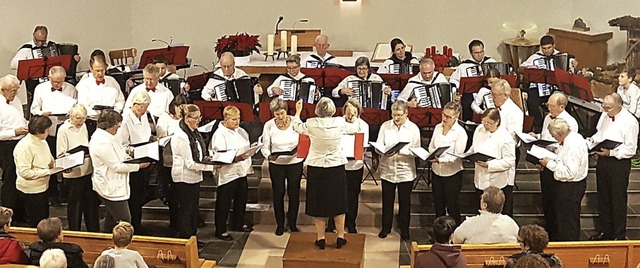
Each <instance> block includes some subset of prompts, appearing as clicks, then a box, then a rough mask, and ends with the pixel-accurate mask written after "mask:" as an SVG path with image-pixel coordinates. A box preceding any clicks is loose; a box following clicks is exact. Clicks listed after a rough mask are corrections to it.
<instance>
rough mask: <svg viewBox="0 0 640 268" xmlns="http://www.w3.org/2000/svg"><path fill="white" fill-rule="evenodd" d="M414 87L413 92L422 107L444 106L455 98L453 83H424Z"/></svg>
mask: <svg viewBox="0 0 640 268" xmlns="http://www.w3.org/2000/svg"><path fill="white" fill-rule="evenodd" d="M410 83H417V84H419V85H417V86H415V87H414V88H413V91H412V92H411V93H412V95H413V97H415V99H416V103H417V105H418V107H421V108H443V107H444V105H445V104H447V103H448V102H451V101H454V100H455V91H453V90H452V87H451V84H449V83H440V84H422V83H419V82H410Z"/></svg>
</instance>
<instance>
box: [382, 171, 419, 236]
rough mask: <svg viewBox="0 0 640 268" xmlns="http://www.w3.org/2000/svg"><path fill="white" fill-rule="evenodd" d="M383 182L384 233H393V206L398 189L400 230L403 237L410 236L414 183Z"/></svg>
mask: <svg viewBox="0 0 640 268" xmlns="http://www.w3.org/2000/svg"><path fill="white" fill-rule="evenodd" d="M381 181H382V231H384V232H387V233H389V232H391V228H392V227H393V204H394V201H395V198H396V188H397V189H398V205H399V207H400V208H399V210H398V229H400V233H401V234H402V235H408V234H409V222H410V220H411V190H412V189H413V181H407V182H400V183H392V182H389V181H386V180H381Z"/></svg>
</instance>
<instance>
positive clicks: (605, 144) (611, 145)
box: [589, 139, 622, 153]
mask: <svg viewBox="0 0 640 268" xmlns="http://www.w3.org/2000/svg"><path fill="white" fill-rule="evenodd" d="M620 144H622V142H619V141H612V140H608V139H607V140H604V141H602V142H600V143H598V144H594V145H593V147H590V148H589V153H594V152H599V151H601V150H602V149H609V150H613V149H615V148H616V147H618V146H620Z"/></svg>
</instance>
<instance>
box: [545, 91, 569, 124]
mask: <svg viewBox="0 0 640 268" xmlns="http://www.w3.org/2000/svg"><path fill="white" fill-rule="evenodd" d="M567 102H568V101H567V96H565V95H564V93H562V92H559V91H556V92H554V93H553V94H551V96H549V100H547V108H548V109H549V114H551V116H552V117H554V118H555V117H558V115H560V113H562V112H563V111H564V109H565V108H566V107H567Z"/></svg>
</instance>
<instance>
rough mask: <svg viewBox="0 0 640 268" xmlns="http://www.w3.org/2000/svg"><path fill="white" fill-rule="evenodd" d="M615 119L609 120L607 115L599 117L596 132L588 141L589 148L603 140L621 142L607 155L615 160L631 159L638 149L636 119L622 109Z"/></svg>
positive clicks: (603, 114)
mask: <svg viewBox="0 0 640 268" xmlns="http://www.w3.org/2000/svg"><path fill="white" fill-rule="evenodd" d="M614 118H615V119H611V118H610V117H609V116H608V115H607V113H605V112H603V113H602V115H600V119H599V120H598V124H597V125H596V129H597V130H598V131H597V132H596V134H594V135H593V136H592V137H591V139H590V141H591V142H590V143H589V145H590V147H592V146H595V145H596V144H598V143H600V142H602V141H604V140H612V141H617V142H622V144H620V146H618V147H616V148H615V149H613V150H610V151H609V153H610V154H611V156H612V157H615V158H617V159H627V158H632V157H633V156H635V155H636V149H637V148H638V119H637V118H636V117H635V116H633V115H632V114H631V112H629V111H627V110H626V109H622V110H621V111H620V112H619V113H618V114H617V115H615V116H614Z"/></svg>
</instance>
